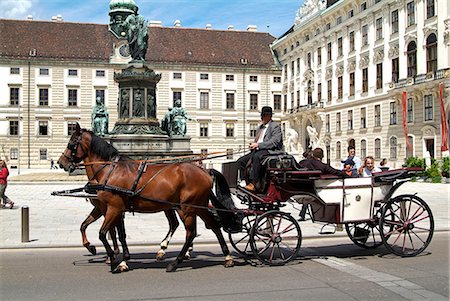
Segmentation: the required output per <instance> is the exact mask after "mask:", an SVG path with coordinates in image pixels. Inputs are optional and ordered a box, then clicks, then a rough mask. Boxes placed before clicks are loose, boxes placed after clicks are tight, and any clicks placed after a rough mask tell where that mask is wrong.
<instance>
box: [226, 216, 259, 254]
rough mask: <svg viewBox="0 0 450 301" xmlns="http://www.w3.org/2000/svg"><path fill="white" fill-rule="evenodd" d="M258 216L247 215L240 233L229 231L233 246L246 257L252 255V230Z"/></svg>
mask: <svg viewBox="0 0 450 301" xmlns="http://www.w3.org/2000/svg"><path fill="white" fill-rule="evenodd" d="M255 220H256V216H254V215H246V216H244V218H243V220H242V231H241V232H238V233H231V232H230V233H228V238H229V240H230V243H231V245H232V246H233V248H234V249H235V250H236V251H237V252H238V253H239V254H241V255H243V256H245V257H249V256H252V255H253V253H252V248H251V247H250V231H251V230H252V227H253V224H254V223H255Z"/></svg>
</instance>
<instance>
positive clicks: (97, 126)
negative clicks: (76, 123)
mask: <svg viewBox="0 0 450 301" xmlns="http://www.w3.org/2000/svg"><path fill="white" fill-rule="evenodd" d="M95 103H96V105H95V106H94V108H93V109H92V114H91V119H92V125H91V126H92V131H93V132H94V134H96V135H99V136H105V135H106V134H108V118H109V114H108V110H107V109H106V107H105V105H104V104H103V103H102V101H101V98H100V97H97V98H96V100H95Z"/></svg>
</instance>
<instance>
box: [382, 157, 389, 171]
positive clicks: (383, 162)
mask: <svg viewBox="0 0 450 301" xmlns="http://www.w3.org/2000/svg"><path fill="white" fill-rule="evenodd" d="M387 162H388V160H387V159H386V158H383V160H381V162H380V169H381V170H382V171H385V170H389V166H387Z"/></svg>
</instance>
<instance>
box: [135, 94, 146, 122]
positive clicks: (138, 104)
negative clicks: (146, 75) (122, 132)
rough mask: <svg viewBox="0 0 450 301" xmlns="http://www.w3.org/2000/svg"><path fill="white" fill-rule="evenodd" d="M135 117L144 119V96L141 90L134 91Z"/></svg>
mask: <svg viewBox="0 0 450 301" xmlns="http://www.w3.org/2000/svg"><path fill="white" fill-rule="evenodd" d="M133 116H135V117H144V95H143V93H142V90H141V89H137V90H135V91H134V99H133Z"/></svg>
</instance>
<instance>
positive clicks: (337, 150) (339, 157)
mask: <svg viewBox="0 0 450 301" xmlns="http://www.w3.org/2000/svg"><path fill="white" fill-rule="evenodd" d="M336 159H338V160H341V142H340V141H338V142H336Z"/></svg>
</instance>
